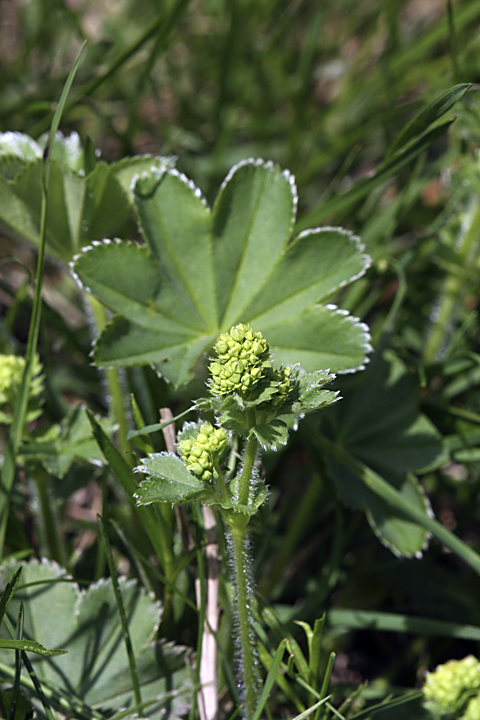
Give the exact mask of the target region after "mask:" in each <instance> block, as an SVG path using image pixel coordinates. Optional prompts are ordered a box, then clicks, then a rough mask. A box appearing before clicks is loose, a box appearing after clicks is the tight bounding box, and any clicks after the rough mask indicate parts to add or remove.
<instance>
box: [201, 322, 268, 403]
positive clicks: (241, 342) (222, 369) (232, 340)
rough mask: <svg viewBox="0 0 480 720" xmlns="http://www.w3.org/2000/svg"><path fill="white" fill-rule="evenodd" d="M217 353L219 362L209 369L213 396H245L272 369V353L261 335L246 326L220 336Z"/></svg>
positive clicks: (215, 361)
mask: <svg viewBox="0 0 480 720" xmlns="http://www.w3.org/2000/svg"><path fill="white" fill-rule="evenodd" d="M214 350H215V352H216V355H217V359H216V360H214V361H213V362H212V363H211V364H210V365H209V370H210V373H211V381H210V392H211V393H212V395H230V394H231V393H237V394H238V395H241V396H245V395H246V394H248V393H249V392H250V391H251V390H253V389H254V388H255V387H256V386H257V385H258V383H259V382H260V380H261V379H262V378H263V376H264V373H265V370H266V369H267V368H270V367H271V362H270V349H269V347H268V343H267V341H266V340H265V338H264V337H263V335H262V333H259V332H254V331H253V330H252V329H251V328H250V327H249V326H248V325H244V324H243V323H240V324H239V325H235V326H234V327H233V328H232V329H231V330H230V332H227V333H223V334H222V335H220V337H219V338H218V340H217V343H216V345H215V347H214Z"/></svg>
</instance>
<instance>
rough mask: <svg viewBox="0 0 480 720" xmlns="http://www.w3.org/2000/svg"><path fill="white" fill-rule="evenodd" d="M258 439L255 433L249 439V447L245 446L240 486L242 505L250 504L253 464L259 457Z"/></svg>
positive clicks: (239, 495) (239, 493)
mask: <svg viewBox="0 0 480 720" xmlns="http://www.w3.org/2000/svg"><path fill="white" fill-rule="evenodd" d="M257 450H258V440H257V438H256V437H255V436H254V435H251V436H250V437H249V438H248V440H247V447H246V448H245V457H244V459H243V468H242V474H241V475H240V482H239V488H238V502H239V503H240V504H241V505H248V496H249V493H250V481H251V479H252V471H253V465H254V463H255V458H256V457H257Z"/></svg>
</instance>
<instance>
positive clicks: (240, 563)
mask: <svg viewBox="0 0 480 720" xmlns="http://www.w3.org/2000/svg"><path fill="white" fill-rule="evenodd" d="M228 523H229V526H230V532H231V540H232V542H231V548H232V551H233V558H232V567H233V570H234V573H235V590H236V595H235V603H236V608H235V609H236V616H237V622H238V630H239V639H240V653H241V654H240V661H239V673H240V675H241V678H240V681H241V683H242V685H243V693H244V701H245V710H244V716H245V718H246V720H252V718H253V717H254V715H255V710H256V706H257V700H258V670H257V668H258V665H257V657H256V652H255V640H254V636H253V627H252V623H251V616H252V593H251V585H250V575H249V567H248V550H247V523H248V518H244V517H243V516H240V515H235V516H234V517H230V518H229V521H228Z"/></svg>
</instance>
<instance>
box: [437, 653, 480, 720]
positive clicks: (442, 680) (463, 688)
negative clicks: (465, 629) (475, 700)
mask: <svg viewBox="0 0 480 720" xmlns="http://www.w3.org/2000/svg"><path fill="white" fill-rule="evenodd" d="M477 690H478V691H479V692H480V662H479V661H478V660H477V659H476V658H475V657H473V655H468V656H467V657H465V658H463V660H449V661H448V662H446V663H445V664H444V665H439V666H438V667H437V668H435V671H434V672H432V673H427V677H426V680H425V685H424V687H423V694H424V697H425V707H426V708H427V709H428V710H430V711H431V712H433V713H436V714H437V715H440V716H441V715H453V716H456V717H459V716H460V713H461V712H462V711H463V709H464V708H465V707H466V706H467V702H468V701H469V700H470V702H471V697H472V694H473V693H475V691H477ZM469 707H470V706H468V710H469ZM470 717H471V718H473V717H474V716H473V715H471V716H467V718H468V720H470ZM476 717H477V718H480V715H478V716H476ZM462 720H464V719H463V718H462Z"/></svg>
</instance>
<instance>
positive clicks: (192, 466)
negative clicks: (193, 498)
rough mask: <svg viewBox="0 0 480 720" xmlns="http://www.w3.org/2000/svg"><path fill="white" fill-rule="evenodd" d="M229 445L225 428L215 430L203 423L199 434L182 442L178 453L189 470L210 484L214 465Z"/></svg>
mask: <svg viewBox="0 0 480 720" xmlns="http://www.w3.org/2000/svg"><path fill="white" fill-rule="evenodd" d="M227 445H228V435H227V433H226V432H225V430H224V429H223V428H214V427H213V425H212V424H211V423H209V422H206V423H203V425H200V427H199V429H198V433H196V434H195V435H191V436H190V437H186V438H185V439H183V440H180V442H179V443H178V452H179V453H180V455H181V456H182V460H183V462H184V463H185V465H186V466H187V468H188V469H189V470H190V471H191V472H192V473H193V474H194V475H196V476H197V477H199V478H200V479H201V480H205V481H206V482H210V481H211V480H212V478H213V468H214V463H215V462H216V461H217V460H218V459H219V458H220V456H221V455H222V453H223V452H224V450H225V449H226V447H227Z"/></svg>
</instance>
